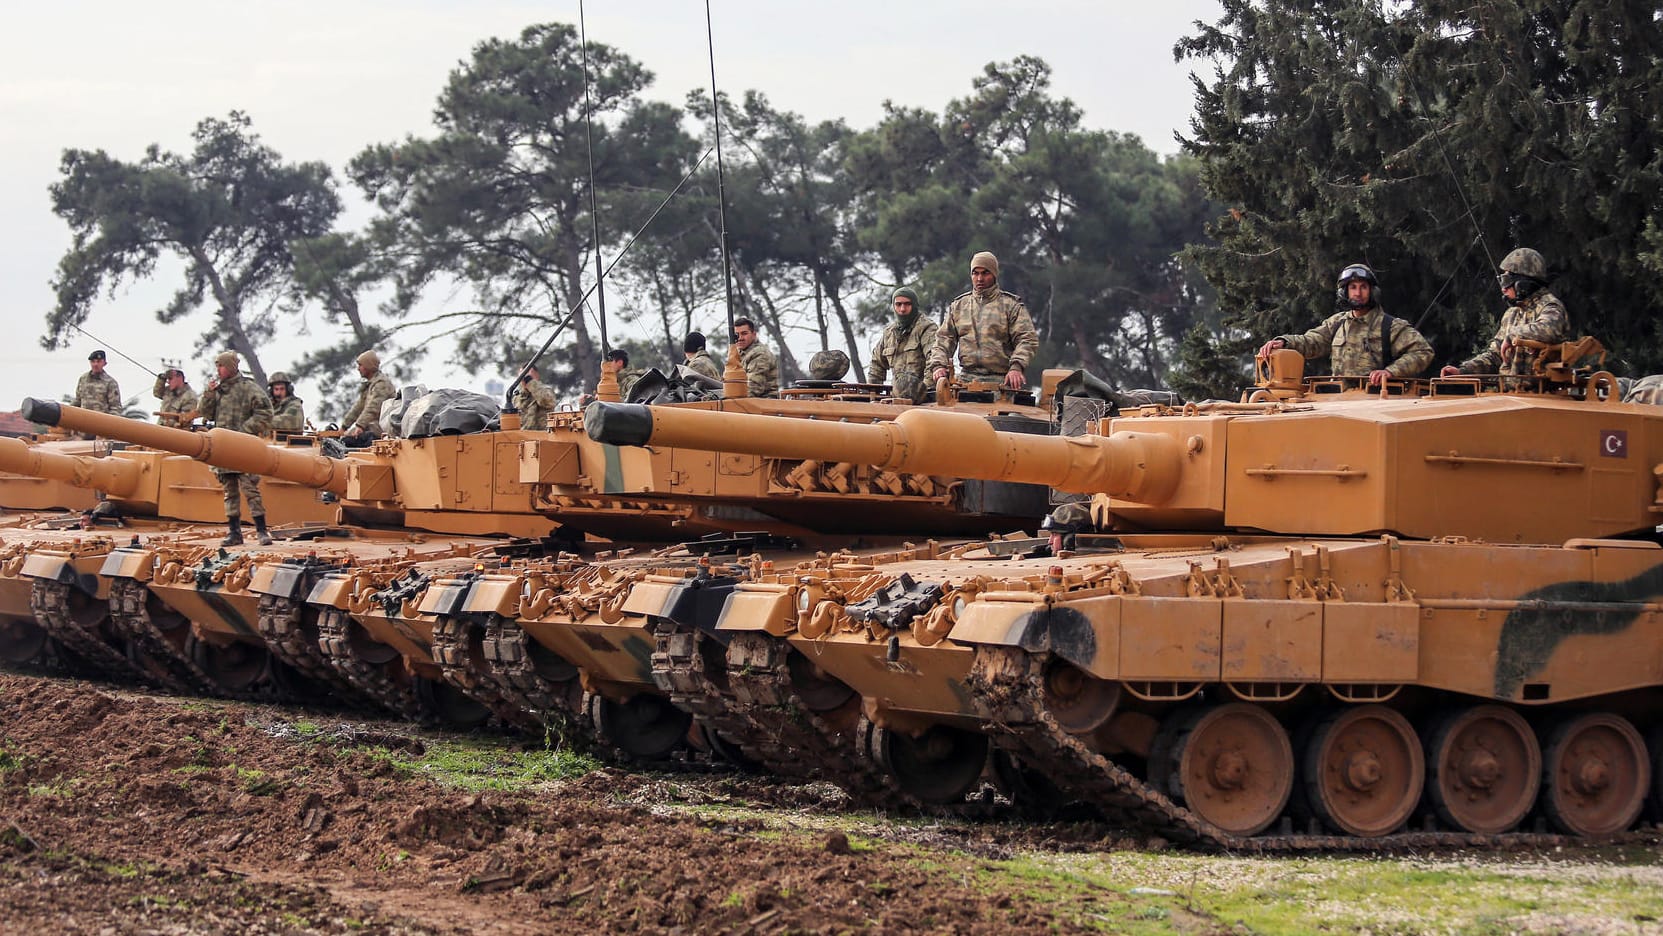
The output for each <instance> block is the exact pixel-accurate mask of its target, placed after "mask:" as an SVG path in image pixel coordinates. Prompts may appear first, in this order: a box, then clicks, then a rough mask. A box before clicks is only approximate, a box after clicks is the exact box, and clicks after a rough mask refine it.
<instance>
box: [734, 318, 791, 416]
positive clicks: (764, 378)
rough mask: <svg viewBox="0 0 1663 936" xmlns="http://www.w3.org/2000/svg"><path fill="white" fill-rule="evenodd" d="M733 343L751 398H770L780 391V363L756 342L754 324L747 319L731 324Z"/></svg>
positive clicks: (736, 320) (772, 354) (737, 320)
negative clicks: (737, 350)
mask: <svg viewBox="0 0 1663 936" xmlns="http://www.w3.org/2000/svg"><path fill="white" fill-rule="evenodd" d="M733 343H734V345H735V346H736V347H738V348H739V363H740V364H742V365H743V366H744V368H745V380H746V383H748V384H749V385H750V393H751V396H754V397H771V396H773V395H775V394H777V393H779V390H780V362H779V361H777V360H775V359H774V352H772V351H769V350H768V349H767V348H766V347H764V346H763V344H762V342H760V341H758V340H757V335H756V323H755V322H752V321H751V320H750V319H748V318H742V319H735V320H734V322H733Z"/></svg>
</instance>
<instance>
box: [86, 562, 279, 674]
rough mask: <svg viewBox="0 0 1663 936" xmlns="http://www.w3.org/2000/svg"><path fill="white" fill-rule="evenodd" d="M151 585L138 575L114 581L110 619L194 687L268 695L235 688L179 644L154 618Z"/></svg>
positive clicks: (121, 630)
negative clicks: (136, 577)
mask: <svg viewBox="0 0 1663 936" xmlns="http://www.w3.org/2000/svg"><path fill="white" fill-rule="evenodd" d="M149 598H150V589H149V588H148V587H146V586H145V584H144V583H143V582H140V581H138V580H137V579H127V578H118V579H112V580H111V581H110V621H111V622H112V623H113V624H114V625H115V628H116V630H118V631H120V632H121V633H122V634H125V635H126V636H127V638H128V639H129V640H133V641H136V642H138V643H139V644H140V645H141V646H143V647H144V649H145V650H147V651H149V653H150V655H151V656H152V657H153V658H154V659H156V660H158V661H163V662H165V663H166V664H167V666H168V669H169V670H171V671H172V672H173V673H174V674H175V675H176V676H177V677H178V678H179V679H180V680H181V682H183V683H184V684H186V685H187V686H189V689H190V690H191V691H196V692H205V693H208V694H210V695H218V696H226V697H231V698H248V699H251V700H252V699H255V698H264V697H263V696H256V695H254V694H251V693H237V692H231V691H230V690H228V689H227V688H226V687H225V686H223V685H220V684H219V682H218V681H217V680H215V679H214V678H213V677H212V676H210V675H209V674H208V672H207V671H206V670H204V669H203V668H202V667H201V666H199V665H198V664H197V662H196V661H195V660H193V659H191V655H190V654H189V653H188V652H186V650H185V649H184V648H183V647H176V646H174V645H173V643H172V642H171V641H169V640H168V639H167V637H166V636H164V635H163V634H162V632H161V630H160V629H158V628H157V627H156V624H155V622H154V621H152V620H151V618H150V610H149V608H148V607H147V605H148V603H149Z"/></svg>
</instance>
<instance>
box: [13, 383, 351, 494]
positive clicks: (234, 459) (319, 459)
mask: <svg viewBox="0 0 1663 936" xmlns="http://www.w3.org/2000/svg"><path fill="white" fill-rule="evenodd" d="M22 413H23V418H24V419H27V420H29V421H30V422H37V423H45V424H46V425H48V426H61V427H63V428H65V429H69V430H71V431H74V432H85V433H90V434H92V435H98V436H103V437H105V438H107V439H117V440H119V441H122V442H131V443H133V444H135V445H144V446H148V447H150V448H153V449H159V450H161V451H163V452H173V453H175V454H178V455H186V456H189V457H191V458H194V459H196V460H197V461H200V462H204V463H206V464H209V465H212V466H214V467H215V468H222V469H225V470H226V471H236V472H242V473H244V474H257V475H264V476H266V477H271V478H279V479H282V480H284V481H291V482H293V483H295V484H301V485H305V486H306V487H310V488H316V489H318V490H322V491H330V492H332V493H335V494H345V493H346V482H347V477H346V465H347V462H346V459H342V458H330V457H328V456H327V455H318V454H314V453H312V452H302V451H297V450H293V449H287V448H283V447H282V446H277V445H272V444H270V443H269V442H267V441H266V440H265V439H262V438H260V437H259V436H251V435H249V434H247V433H245V432H235V431H233V430H230V429H210V430H208V431H207V432H189V431H186V430H184V429H173V428H170V427H168V426H158V425H154V424H152V423H147V422H141V421H139V420H137V419H128V418H126V417H125V416H112V415H110V414H109V413H97V412H93V411H92V410H86V409H82V408H80V407H78V406H70V405H69V404H67V403H56V402H53V401H51V400H36V399H25V400H24V401H23V407H22Z"/></svg>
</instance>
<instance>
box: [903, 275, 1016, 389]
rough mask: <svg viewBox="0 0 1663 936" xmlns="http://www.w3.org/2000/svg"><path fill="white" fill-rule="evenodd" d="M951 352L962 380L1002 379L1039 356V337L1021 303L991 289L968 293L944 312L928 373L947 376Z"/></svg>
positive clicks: (951, 361)
mask: <svg viewBox="0 0 1663 936" xmlns="http://www.w3.org/2000/svg"><path fill="white" fill-rule="evenodd" d="M954 348H957V349H958V355H959V363H960V365H961V366H960V368H959V369H960V370H962V371H963V372H964V374H965V375H966V376H969V377H1000V378H1003V377H1004V376H1005V373H1006V372H1007V371H1010V370H1012V369H1021V370H1026V369H1027V367H1028V365H1029V364H1030V363H1031V362H1032V361H1033V359H1034V352H1036V351H1038V350H1039V333H1038V332H1036V331H1034V320H1033V319H1031V318H1029V317H1028V309H1027V307H1025V306H1023V305H1022V299H1021V297H1019V296H1014V295H1012V294H1010V293H1008V292H1005V291H1004V290H1003V289H1000V288H999V287H998V286H992V287H989V288H988V289H986V290H983V291H981V292H976V291H974V290H972V291H971V292H967V293H965V294H964V295H962V296H959V297H958V298H957V299H954V300H953V303H952V305H949V306H948V307H947V320H946V321H945V322H943V323H942V324H941V329H940V330H939V331H937V332H936V335H935V349H934V350H933V351H931V352H930V362H929V369H930V370H931V371H934V370H935V369H936V368H938V367H945V368H947V369H949V370H951V369H952V367H953V350H954Z"/></svg>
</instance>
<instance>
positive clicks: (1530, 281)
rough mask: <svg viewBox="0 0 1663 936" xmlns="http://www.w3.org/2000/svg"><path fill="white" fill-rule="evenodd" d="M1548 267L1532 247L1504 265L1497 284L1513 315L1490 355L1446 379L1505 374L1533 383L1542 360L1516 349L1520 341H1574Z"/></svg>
mask: <svg viewBox="0 0 1663 936" xmlns="http://www.w3.org/2000/svg"><path fill="white" fill-rule="evenodd" d="M1548 279H1549V277H1548V262H1547V260H1546V259H1545V258H1543V257H1542V255H1541V254H1539V253H1537V252H1536V251H1534V250H1532V249H1530V248H1529V247H1517V248H1514V250H1513V252H1512V253H1510V254H1508V255H1507V256H1505V257H1503V258H1502V259H1501V270H1500V275H1498V276H1497V277H1496V283H1497V284H1499V285H1500V286H1501V294H1502V295H1503V296H1505V297H1506V298H1507V303H1508V309H1507V311H1506V312H1505V313H1503V314H1502V316H1501V327H1500V328H1497V329H1496V334H1495V337H1494V338H1491V339H1490V344H1489V346H1487V347H1486V348H1485V349H1484V350H1482V351H1480V352H1478V353H1477V354H1475V355H1473V356H1472V357H1470V358H1468V359H1467V360H1465V361H1463V362H1462V363H1461V364H1460V365H1459V366H1457V365H1453V364H1452V365H1449V366H1447V367H1445V368H1444V369H1443V371H1442V376H1444V377H1452V376H1454V375H1456V374H1502V375H1504V376H1508V377H1528V376H1530V375H1532V374H1534V373H1535V372H1536V354H1537V352H1536V351H1535V350H1534V349H1531V348H1523V347H1520V346H1519V345H1517V344H1515V342H1516V341H1517V340H1519V339H1521V338H1522V339H1524V340H1526V341H1542V342H1546V343H1548V344H1557V343H1558V342H1561V341H1565V340H1568V339H1569V338H1570V336H1571V326H1570V319H1569V318H1568V317H1567V316H1566V314H1565V304H1564V303H1563V302H1560V301H1559V297H1558V296H1555V295H1554V294H1553V293H1550V292H1548V291H1547V284H1548Z"/></svg>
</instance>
